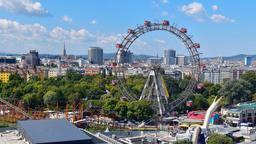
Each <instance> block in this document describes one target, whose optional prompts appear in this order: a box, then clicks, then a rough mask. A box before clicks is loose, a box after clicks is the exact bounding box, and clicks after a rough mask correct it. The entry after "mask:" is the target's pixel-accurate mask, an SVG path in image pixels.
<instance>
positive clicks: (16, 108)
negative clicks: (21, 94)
mask: <svg viewBox="0 0 256 144" xmlns="http://www.w3.org/2000/svg"><path fill="white" fill-rule="evenodd" d="M0 102H1V103H4V104H5V105H7V106H8V107H10V108H12V109H14V110H15V111H17V112H19V113H21V114H23V115H24V116H25V117H26V118H29V119H33V117H32V116H31V115H29V114H28V113H26V112H25V111H23V110H22V109H21V108H19V107H17V106H15V105H13V104H11V103H9V102H8V101H6V100H4V99H2V98H0Z"/></svg>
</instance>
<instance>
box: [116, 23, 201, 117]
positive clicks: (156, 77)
mask: <svg viewBox="0 0 256 144" xmlns="http://www.w3.org/2000/svg"><path fill="white" fill-rule="evenodd" d="M152 31H166V32H169V33H170V34H172V35H175V36H176V37H177V38H178V39H180V40H181V41H182V42H183V44H184V45H185V47H186V48H187V50H188V52H189V55H190V57H191V65H192V72H191V75H190V76H191V79H190V81H189V84H188V85H187V87H186V89H185V90H184V91H183V92H182V93H181V96H180V97H179V98H178V99H176V100H174V101H172V102H168V100H167V99H168V93H167V91H166V87H165V84H164V81H163V78H162V76H161V74H160V73H159V72H158V70H157V69H158V67H152V69H151V71H150V73H149V76H148V79H147V81H146V84H145V86H144V89H143V90H142V94H141V95H140V97H139V96H136V95H134V94H133V93H131V92H129V91H128V89H127V88H126V87H125V84H124V68H125V67H126V65H125V57H126V55H127V53H129V48H130V46H131V45H132V44H133V43H134V42H135V41H136V40H137V39H138V38H139V37H140V36H142V35H144V34H146V33H149V32H152ZM187 32H188V31H187V29H186V28H177V27H176V26H174V25H170V22H169V21H168V20H163V21H162V22H151V21H148V20H145V21H144V24H143V25H140V26H138V27H136V28H134V29H128V32H127V35H126V36H124V38H123V40H122V42H121V43H117V44H116V48H117V52H116V59H115V63H114V67H115V71H116V76H117V78H118V86H119V88H120V90H121V92H122V94H123V96H124V97H125V98H126V99H127V100H129V101H133V100H142V99H155V100H153V102H154V103H155V104H153V106H155V107H157V109H158V114H159V115H164V114H165V113H167V112H171V111H173V110H174V109H175V108H176V107H177V106H179V105H181V104H182V103H184V102H185V101H186V100H187V99H188V98H189V97H190V96H191V95H192V94H193V91H194V90H195V88H196V87H197V85H198V82H199V78H200V74H201V70H200V57H199V53H198V49H199V48H200V44H199V43H194V42H193V41H192V40H191V38H190V36H188V35H187ZM153 91H154V92H155V94H154V95H153V94H152V92H153ZM146 92H148V94H146ZM150 92H151V93H150Z"/></svg>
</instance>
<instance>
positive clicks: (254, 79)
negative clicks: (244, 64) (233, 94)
mask: <svg viewBox="0 0 256 144" xmlns="http://www.w3.org/2000/svg"><path fill="white" fill-rule="evenodd" d="M241 79H243V80H246V81H248V82H249V83H251V84H252V89H251V91H252V92H253V93H256V72H255V71H248V72H246V73H245V74H243V75H242V76H241Z"/></svg>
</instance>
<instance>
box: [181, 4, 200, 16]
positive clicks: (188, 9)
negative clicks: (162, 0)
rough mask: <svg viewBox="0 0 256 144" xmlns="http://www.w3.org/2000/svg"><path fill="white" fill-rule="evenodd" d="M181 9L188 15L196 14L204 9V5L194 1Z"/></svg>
mask: <svg viewBox="0 0 256 144" xmlns="http://www.w3.org/2000/svg"><path fill="white" fill-rule="evenodd" d="M181 11H182V12H184V13H185V14H186V15H195V14H199V13H202V12H203V11H204V7H203V5H202V4H201V3H198V2H193V3H190V4H188V5H183V6H182V8H181Z"/></svg>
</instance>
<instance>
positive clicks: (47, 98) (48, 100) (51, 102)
mask: <svg viewBox="0 0 256 144" xmlns="http://www.w3.org/2000/svg"><path fill="white" fill-rule="evenodd" d="M43 99H44V104H46V105H47V107H48V108H53V107H54V106H56V103H57V102H58V95H57V92H55V91H52V90H49V91H48V92H47V93H46V94H45V95H44V97H43Z"/></svg>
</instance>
